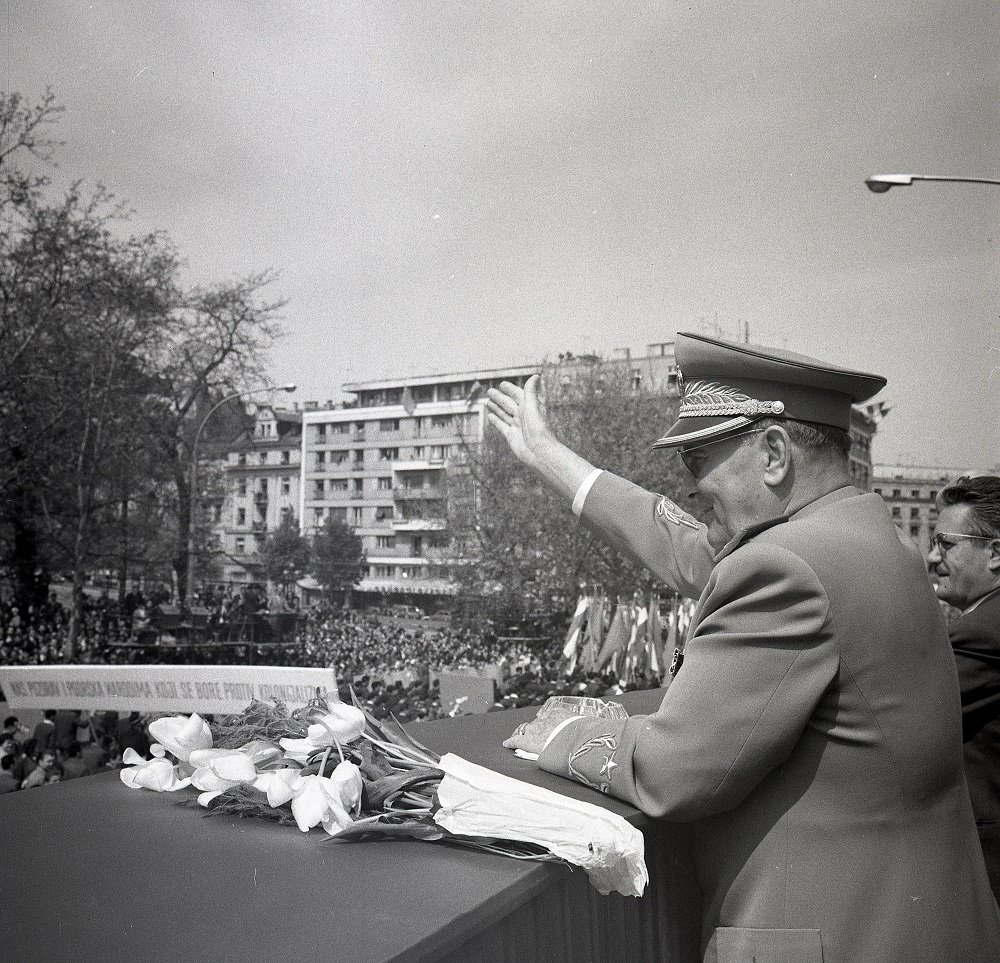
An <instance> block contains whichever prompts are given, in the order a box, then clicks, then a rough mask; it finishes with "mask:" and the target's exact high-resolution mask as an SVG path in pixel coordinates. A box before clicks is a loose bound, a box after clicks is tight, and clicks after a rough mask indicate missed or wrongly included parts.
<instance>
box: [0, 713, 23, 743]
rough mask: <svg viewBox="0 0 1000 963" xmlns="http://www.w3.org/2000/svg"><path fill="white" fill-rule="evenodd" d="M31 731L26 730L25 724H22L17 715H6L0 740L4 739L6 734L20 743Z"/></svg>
mask: <svg viewBox="0 0 1000 963" xmlns="http://www.w3.org/2000/svg"><path fill="white" fill-rule="evenodd" d="M30 735H31V733H30V732H29V731H28V727H27V726H22V725H21V721H20V719H18V718H17V716H7V718H6V719H4V721H3V733H0V740H2V739H5V738H6V737H7V736H11V737H12V738H14V739H16V740H17V741H18V742H19V743H21V744H22V745H23V744H24V740H25V739H27V738H28V737H29V736H30Z"/></svg>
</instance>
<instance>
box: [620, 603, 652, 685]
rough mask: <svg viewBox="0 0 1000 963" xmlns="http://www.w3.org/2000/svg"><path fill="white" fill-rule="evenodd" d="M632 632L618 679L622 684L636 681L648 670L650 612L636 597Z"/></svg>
mask: <svg viewBox="0 0 1000 963" xmlns="http://www.w3.org/2000/svg"><path fill="white" fill-rule="evenodd" d="M629 614H630V616H631V618H630V621H631V623H632V624H631V626H630V632H629V640H628V651H627V653H626V655H625V661H624V663H623V665H622V673H621V675H620V676H619V679H618V681H619V682H620V683H621V684H622V685H627V684H628V683H629V682H635V681H636V680H637V679H638V678H639V677H640V676H641V675H642V674H643V673H644V672H645V671H646V622H647V619H648V617H649V613H648V612H647V611H646V607H645V606H644V605H640V604H639V603H638V601H637V600H636V599H633V600H632V603H631V605H630V613H629Z"/></svg>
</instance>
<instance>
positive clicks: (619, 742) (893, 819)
mask: <svg viewBox="0 0 1000 963" xmlns="http://www.w3.org/2000/svg"><path fill="white" fill-rule="evenodd" d="M583 517H584V519H585V520H586V521H588V522H589V523H590V524H591V525H593V526H595V527H596V528H597V529H598V530H599V531H601V532H602V533H604V534H605V535H607V536H608V537H610V538H611V539H612V540H613V541H614V542H616V543H617V544H619V545H620V546H622V547H623V548H626V549H628V550H629V551H630V552H631V554H633V555H634V556H636V557H637V558H638V559H639V560H640V561H641V562H642V563H643V564H644V565H646V566H647V567H648V568H649V569H650V570H651V571H652V572H653V573H654V575H656V576H657V577H658V578H659V579H660V580H662V581H664V582H666V583H667V584H669V585H671V586H673V587H674V588H675V589H676V590H677V591H680V592H682V593H683V594H687V595H691V596H693V597H697V598H698V605H697V608H696V611H695V615H694V619H693V622H692V625H691V628H690V630H689V636H688V642H687V645H686V647H685V660H684V665H683V667H682V669H681V670H680V672H679V673H678V674H677V676H676V678H675V679H674V681H673V682H672V684H671V685H670V687H669V689H668V690H667V693H666V695H665V697H664V699H663V703H662V705H661V706H660V708H659V710H658V711H657V712H656V713H655V714H653V715H650V716H635V717H632V718H631V719H628V720H625V721H620V722H610V721H607V720H600V719H586V720H583V721H580V722H576V723H574V724H572V725H570V726H568V727H567V728H565V729H564V730H562V731H561V732H560V733H559V734H558V735H557V736H556V737H555V738H554V739H553V740H552V742H551V743H550V744H549V745H548V746H546V748H545V749H544V750H543V752H542V753H541V755H540V757H539V764H540V765H541V766H542V767H543V768H544V769H547V770H549V771H551V772H556V773H559V774H561V775H564V776H568V777H570V778H576V779H578V780H580V781H582V782H585V783H587V784H589V785H591V786H594V787H595V788H598V789H600V790H601V791H603V792H610V793H611V794H612V795H615V796H617V797H619V798H621V799H625V800H627V801H628V802H630V803H632V804H633V805H635V806H636V807H638V808H639V809H641V810H643V811H644V812H646V813H648V814H649V815H652V816H654V817H663V818H665V819H668V820H673V821H685V822H689V823H690V831H691V833H692V834H694V838H695V842H696V847H695V848H696V853H697V855H696V861H697V865H696V873H697V876H698V880H699V883H700V885H701V887H702V892H703V905H704V918H703V920H702V947H703V953H704V959H705V961H708V963H715V961H719V963H732V961H737V960H738V961H740V963H744V961H747V963H749V961H750V960H751V959H756V960H757V961H758V963H764V961H781V963H814V961H815V963H818V961H821V960H822V961H824V963H874V961H878V963H896V961H898V963H916V961H927V963H931V961H933V963H944V961H954V963H976V961H982V963H986V961H994V963H995V961H997V960H1000V912H998V910H997V905H996V903H995V901H994V899H993V896H992V893H991V892H990V888H989V882H988V880H987V876H986V870H985V867H984V865H983V859H982V854H981V851H980V847H979V840H978V838H977V835H976V831H975V826H974V821H973V817H972V810H971V806H970V803H969V794H968V790H967V788H966V782H965V776H964V773H963V767H962V723H961V711H960V705H959V694H958V679H957V674H956V671H955V666H954V660H953V658H952V655H951V651H950V648H949V646H948V639H947V633H946V630H945V625H944V620H943V617H942V614H941V611H940V607H939V605H938V603H937V601H936V599H935V597H934V594H933V592H932V590H931V588H930V585H929V582H928V579H927V575H926V572H925V570H924V568H923V565H922V562H921V559H920V558H919V556H918V555H917V554H916V553H914V552H912V551H908V550H907V549H906V548H905V547H904V546H903V545H902V544H901V543H900V540H899V538H898V536H897V534H896V530H895V527H894V526H893V524H892V520H891V518H890V516H889V513H888V511H887V510H886V508H885V506H884V504H883V502H882V500H881V499H880V498H879V497H878V496H877V495H871V494H864V493H862V492H860V491H858V490H857V489H854V488H844V489H840V490H838V491H836V492H833V493H831V494H829V495H826V496H824V497H823V498H821V499H819V500H818V501H815V502H813V503H812V504H810V505H808V506H806V507H805V508H803V509H802V510H801V511H799V512H797V513H796V514H795V515H793V516H792V517H791V518H790V519H788V520H777V522H776V523H773V524H770V525H769V526H759V527H758V529H757V530H756V531H751V532H748V533H746V534H745V535H744V536H743V537H741V538H737V539H734V540H733V542H731V543H730V544H729V545H728V546H726V548H725V549H724V550H723V552H721V553H720V554H719V555H718V556H716V557H713V555H712V551H711V549H710V548H709V545H708V541H707V538H706V536H705V529H704V526H701V525H700V524H698V523H696V522H694V520H693V519H691V518H690V517H689V516H687V515H685V514H684V513H683V512H681V511H680V510H679V509H677V507H676V506H675V505H673V504H672V503H671V502H669V501H668V500H667V499H662V498H660V497H659V496H657V495H653V494H652V493H649V492H646V491H643V490H642V489H640V488H637V487H636V486H634V485H632V484H630V483H629V482H626V481H624V480H623V479H620V478H617V477H615V476H613V475H610V474H607V473H605V474H602V475H601V476H600V477H599V478H598V479H597V481H596V482H595V484H594V486H593V488H592V489H591V491H590V493H589V495H588V496H587V499H586V502H585V504H584V508H583Z"/></svg>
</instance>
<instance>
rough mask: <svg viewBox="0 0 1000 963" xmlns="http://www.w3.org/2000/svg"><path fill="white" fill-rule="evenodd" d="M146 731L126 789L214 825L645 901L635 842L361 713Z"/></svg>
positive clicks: (600, 817) (256, 708)
mask: <svg viewBox="0 0 1000 963" xmlns="http://www.w3.org/2000/svg"><path fill="white" fill-rule="evenodd" d="M352 696H353V693H352ZM149 731H150V734H151V735H152V736H153V738H155V739H156V743H154V745H153V746H152V747H151V755H152V758H151V759H143V758H142V757H141V756H139V755H138V754H137V753H136V752H135V751H134V750H131V749H129V750H126V752H125V756H124V762H125V764H126V768H124V769H122V771H121V779H122V782H123V783H124V784H125V785H126V786H129V787H130V788H136V789H138V788H145V789H152V790H155V791H158V792H174V791H177V790H182V789H185V788H187V787H194V788H196V789H198V790H200V794H199V796H198V803H199V804H200V805H201V806H203V807H205V808H206V809H207V810H208V813H209V814H210V815H212V814H229V815H239V816H253V817H258V818H264V819H272V820H276V821H278V822H282V823H289V824H290V823H292V822H294V823H295V824H296V825H297V826H298V828H299V829H300V830H301V831H302V832H309V831H310V830H311V829H314V828H315V827H322V829H323V830H324V831H325V832H326V833H327V834H328V836H329V837H333V838H335V839H338V840H358V839H364V838H367V837H370V836H373V835H374V836H409V837H413V838H417V839H424V840H448V841H451V842H454V843H458V844H461V845H464V846H471V847H473V848H476V849H480V850H484V851H488V852H493V853H500V854H502V855H505V856H512V857H516V858H519V859H543V860H556V861H561V862H568V863H572V864H574V865H578V866H582V867H583V868H584V869H585V870H586V871H587V873H588V875H589V876H590V879H591V881H592V882H593V883H594V885H595V886H596V887H597V888H598V889H599V890H600V891H601V892H602V893H608V892H611V891H612V890H616V891H618V892H621V893H623V894H625V895H631V896H641V895H642V892H643V889H644V888H645V885H646V882H647V880H648V877H647V874H646V867H645V863H644V861H643V838H642V833H641V832H640V831H639V830H637V829H636V828H635V827H633V826H631V825H630V824H629V823H628V822H626V821H625V820H624V819H622V818H621V817H620V816H616V815H614V814H613V813H609V812H607V811H606V810H604V809H601V808H599V807H597V806H593V805H591V804H589V803H581V802H577V801H575V800H571V799H568V798H566V797H564V796H561V795H559V794H558V793H554V792H551V791H549V790H547V789H541V788H538V787H536V786H532V785H530V784H528V783H525V782H522V781H520V780H517V779H512V778H510V777H508V776H502V775H500V774H499V773H495V772H492V771H491V770H489V769H484V768H483V767H481V766H476V765H474V764H473V763H470V762H468V761H466V760H464V759H461V758H460V757H458V756H455V755H452V754H450V753H449V754H447V755H446V756H444V757H439V756H438V755H437V754H436V753H434V752H433V751H432V750H430V749H428V748H427V747H426V746H424V745H422V744H421V743H419V742H418V741H417V740H416V739H414V738H413V737H412V736H411V735H410V734H409V733H407V732H406V730H405V729H404V728H403V727H402V726H401V725H400V724H399V723H398V722H396V720H395V719H393V720H392V722H391V723H386V722H379V721H378V720H376V719H374V718H373V717H372V716H371V715H370V714H369V713H368V712H366V711H365V710H364V709H363V708H362V707H361V706H360V705H359V704H358V702H357V700H356V699H355V700H354V704H353V705H346V704H344V703H341V702H327V701H325V700H323V699H320V698H316V699H314V700H313V701H312V702H311V703H310V704H309V705H308V706H306V707H305V708H303V709H299V710H296V711H295V712H288V710H287V709H286V708H285V706H284V705H283V704H282V703H281V702H279V701H277V700H274V704H273V705H272V704H270V703H264V702H259V701H254V702H253V703H251V704H250V706H249V707H248V708H247V709H246V710H245V711H244V712H243V713H241V714H239V715H236V716H229V717H227V718H226V719H224V720H222V721H220V722H219V723H209V722H207V721H206V720H204V719H202V718H201V717H200V716H198V715H197V714H193V715H190V716H171V717H166V718H162V719H157V720H156V721H154V722H152V723H151V724H150V726H149Z"/></svg>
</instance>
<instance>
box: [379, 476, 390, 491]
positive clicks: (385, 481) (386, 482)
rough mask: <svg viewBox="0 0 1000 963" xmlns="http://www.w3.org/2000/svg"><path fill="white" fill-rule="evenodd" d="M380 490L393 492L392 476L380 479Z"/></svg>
mask: <svg viewBox="0 0 1000 963" xmlns="http://www.w3.org/2000/svg"><path fill="white" fill-rule="evenodd" d="M378 490H379V491H380V492H391V491H392V478H391V477H389V478H380V479H379V480H378Z"/></svg>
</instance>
